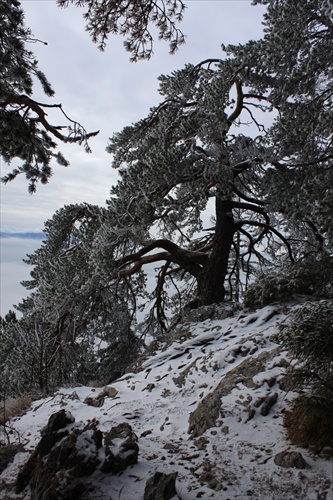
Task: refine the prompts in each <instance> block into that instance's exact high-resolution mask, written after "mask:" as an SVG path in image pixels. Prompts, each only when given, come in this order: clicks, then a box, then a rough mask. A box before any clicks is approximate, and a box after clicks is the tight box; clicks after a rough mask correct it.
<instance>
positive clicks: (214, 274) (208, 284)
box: [198, 197, 235, 305]
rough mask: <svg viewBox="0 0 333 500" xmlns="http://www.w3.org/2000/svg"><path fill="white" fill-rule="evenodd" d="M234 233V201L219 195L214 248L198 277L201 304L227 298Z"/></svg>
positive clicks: (221, 300) (213, 302)
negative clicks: (227, 282) (227, 280)
mask: <svg viewBox="0 0 333 500" xmlns="http://www.w3.org/2000/svg"><path fill="white" fill-rule="evenodd" d="M234 233H235V224H234V219H233V215H232V203H231V201H228V200H221V199H220V198H219V197H217V198H216V228H215V235H214V240H213V250H212V252H211V255H210V256H209V259H208V261H207V264H206V265H205V267H204V269H203V270H202V272H201V273H200V276H199V278H198V297H199V301H200V304H201V305H209V304H215V303H218V302H223V300H224V298H225V288H224V282H225V279H226V276H227V273H228V261H229V254H230V250H231V246H232V241H233V237H234Z"/></svg>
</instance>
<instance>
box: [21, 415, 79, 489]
mask: <svg viewBox="0 0 333 500" xmlns="http://www.w3.org/2000/svg"><path fill="white" fill-rule="evenodd" d="M73 422H74V417H73V416H72V415H71V414H70V413H69V412H67V411H66V410H60V411H58V412H57V413H54V414H53V415H51V416H50V418H49V421H48V423H47V425H46V427H44V429H42V431H41V434H42V438H41V440H40V441H39V443H38V445H37V446H36V449H35V451H34V452H33V453H32V455H31V456H30V458H29V459H28V461H27V462H26V464H25V465H24V467H23V469H22V470H21V471H20V472H19V474H18V476H17V480H16V489H17V491H18V492H21V491H23V490H24V488H25V487H26V486H28V484H29V483H30V481H31V478H32V475H33V474H35V472H36V469H37V468H38V467H40V465H41V463H42V462H41V460H42V458H43V457H45V456H46V455H47V454H48V453H50V451H51V450H52V448H53V446H54V445H55V444H56V443H57V442H59V441H60V440H61V439H63V438H64V437H65V436H67V435H68V433H69V431H68V430H67V429H64V427H66V426H67V425H68V424H71V423H73Z"/></svg>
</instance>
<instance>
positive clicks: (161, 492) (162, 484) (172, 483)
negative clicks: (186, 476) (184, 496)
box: [144, 472, 179, 500]
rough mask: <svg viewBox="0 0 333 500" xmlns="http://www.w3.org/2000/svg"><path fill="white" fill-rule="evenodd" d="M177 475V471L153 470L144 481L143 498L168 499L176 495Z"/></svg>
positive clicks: (149, 499)
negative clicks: (152, 473)
mask: <svg viewBox="0 0 333 500" xmlns="http://www.w3.org/2000/svg"><path fill="white" fill-rule="evenodd" d="M177 475H178V472H172V473H171V474H164V473H163V472H155V474H154V475H153V476H152V477H151V478H149V479H148V481H147V483H146V487H145V494H144V500H170V498H173V497H175V496H176V495H177V491H176V478H177ZM178 498H179V497H178Z"/></svg>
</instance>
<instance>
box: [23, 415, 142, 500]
mask: <svg viewBox="0 0 333 500" xmlns="http://www.w3.org/2000/svg"><path fill="white" fill-rule="evenodd" d="M73 422H74V419H73V417H72V416H71V415H70V414H69V413H68V412H65V410H60V411H59V412H57V413H56V414H54V415H51V417H50V419H49V422H48V424H47V426H46V427H45V429H44V430H43V431H42V438H41V440H40V442H39V443H38V445H37V447H36V449H35V451H34V452H33V454H32V455H31V456H30V458H29V460H28V462H27V463H26V464H25V466H24V468H23V470H22V471H21V472H20V473H19V475H18V478H17V484H16V486H17V491H18V492H22V491H23V490H24V489H25V488H26V487H27V486H28V485H29V487H30V489H31V495H32V498H34V500H45V499H47V500H56V499H59V498H66V499H68V500H71V499H73V500H77V499H80V498H82V495H84V492H85V491H86V481H85V479H84V478H87V477H88V476H90V475H91V474H93V473H94V472H95V471H96V470H101V471H102V472H109V473H112V474H116V473H118V472H120V471H122V470H124V469H126V467H128V466H129V465H133V464H135V463H137V458H138V453H139V447H138V445H137V442H136V441H137V437H136V435H135V434H134V433H133V431H132V428H131V426H130V425H129V424H127V423H123V424H120V425H118V426H116V427H113V428H111V430H110V431H109V432H108V433H107V434H106V436H105V437H104V436H103V433H102V432H101V431H100V430H99V429H98V428H97V424H98V422H96V421H94V420H93V421H91V422H89V423H88V424H87V425H86V426H84V427H83V428H78V427H74V426H72V427H69V424H73ZM102 447H104V450H103V451H104V453H103V452H102V453H101V452H100V449H101V448H102Z"/></svg>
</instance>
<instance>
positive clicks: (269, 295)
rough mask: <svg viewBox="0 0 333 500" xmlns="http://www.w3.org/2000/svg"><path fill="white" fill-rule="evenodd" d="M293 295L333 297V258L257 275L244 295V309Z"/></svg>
mask: <svg viewBox="0 0 333 500" xmlns="http://www.w3.org/2000/svg"><path fill="white" fill-rule="evenodd" d="M293 295H311V296H315V297H322V298H333V258H332V257H325V258H323V259H321V260H319V261H310V262H302V263H297V264H293V265H288V266H286V267H284V268H282V269H281V268H280V269H278V270H277V271H274V272H271V273H268V274H264V273H262V274H260V275H259V276H258V277H257V279H256V281H255V283H253V284H252V285H250V286H249V288H248V290H247V291H246V292H245V295H244V304H245V306H247V307H264V306H266V305H268V304H271V303H272V302H276V301H282V300H287V299H289V298H291V297H292V296H293Z"/></svg>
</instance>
